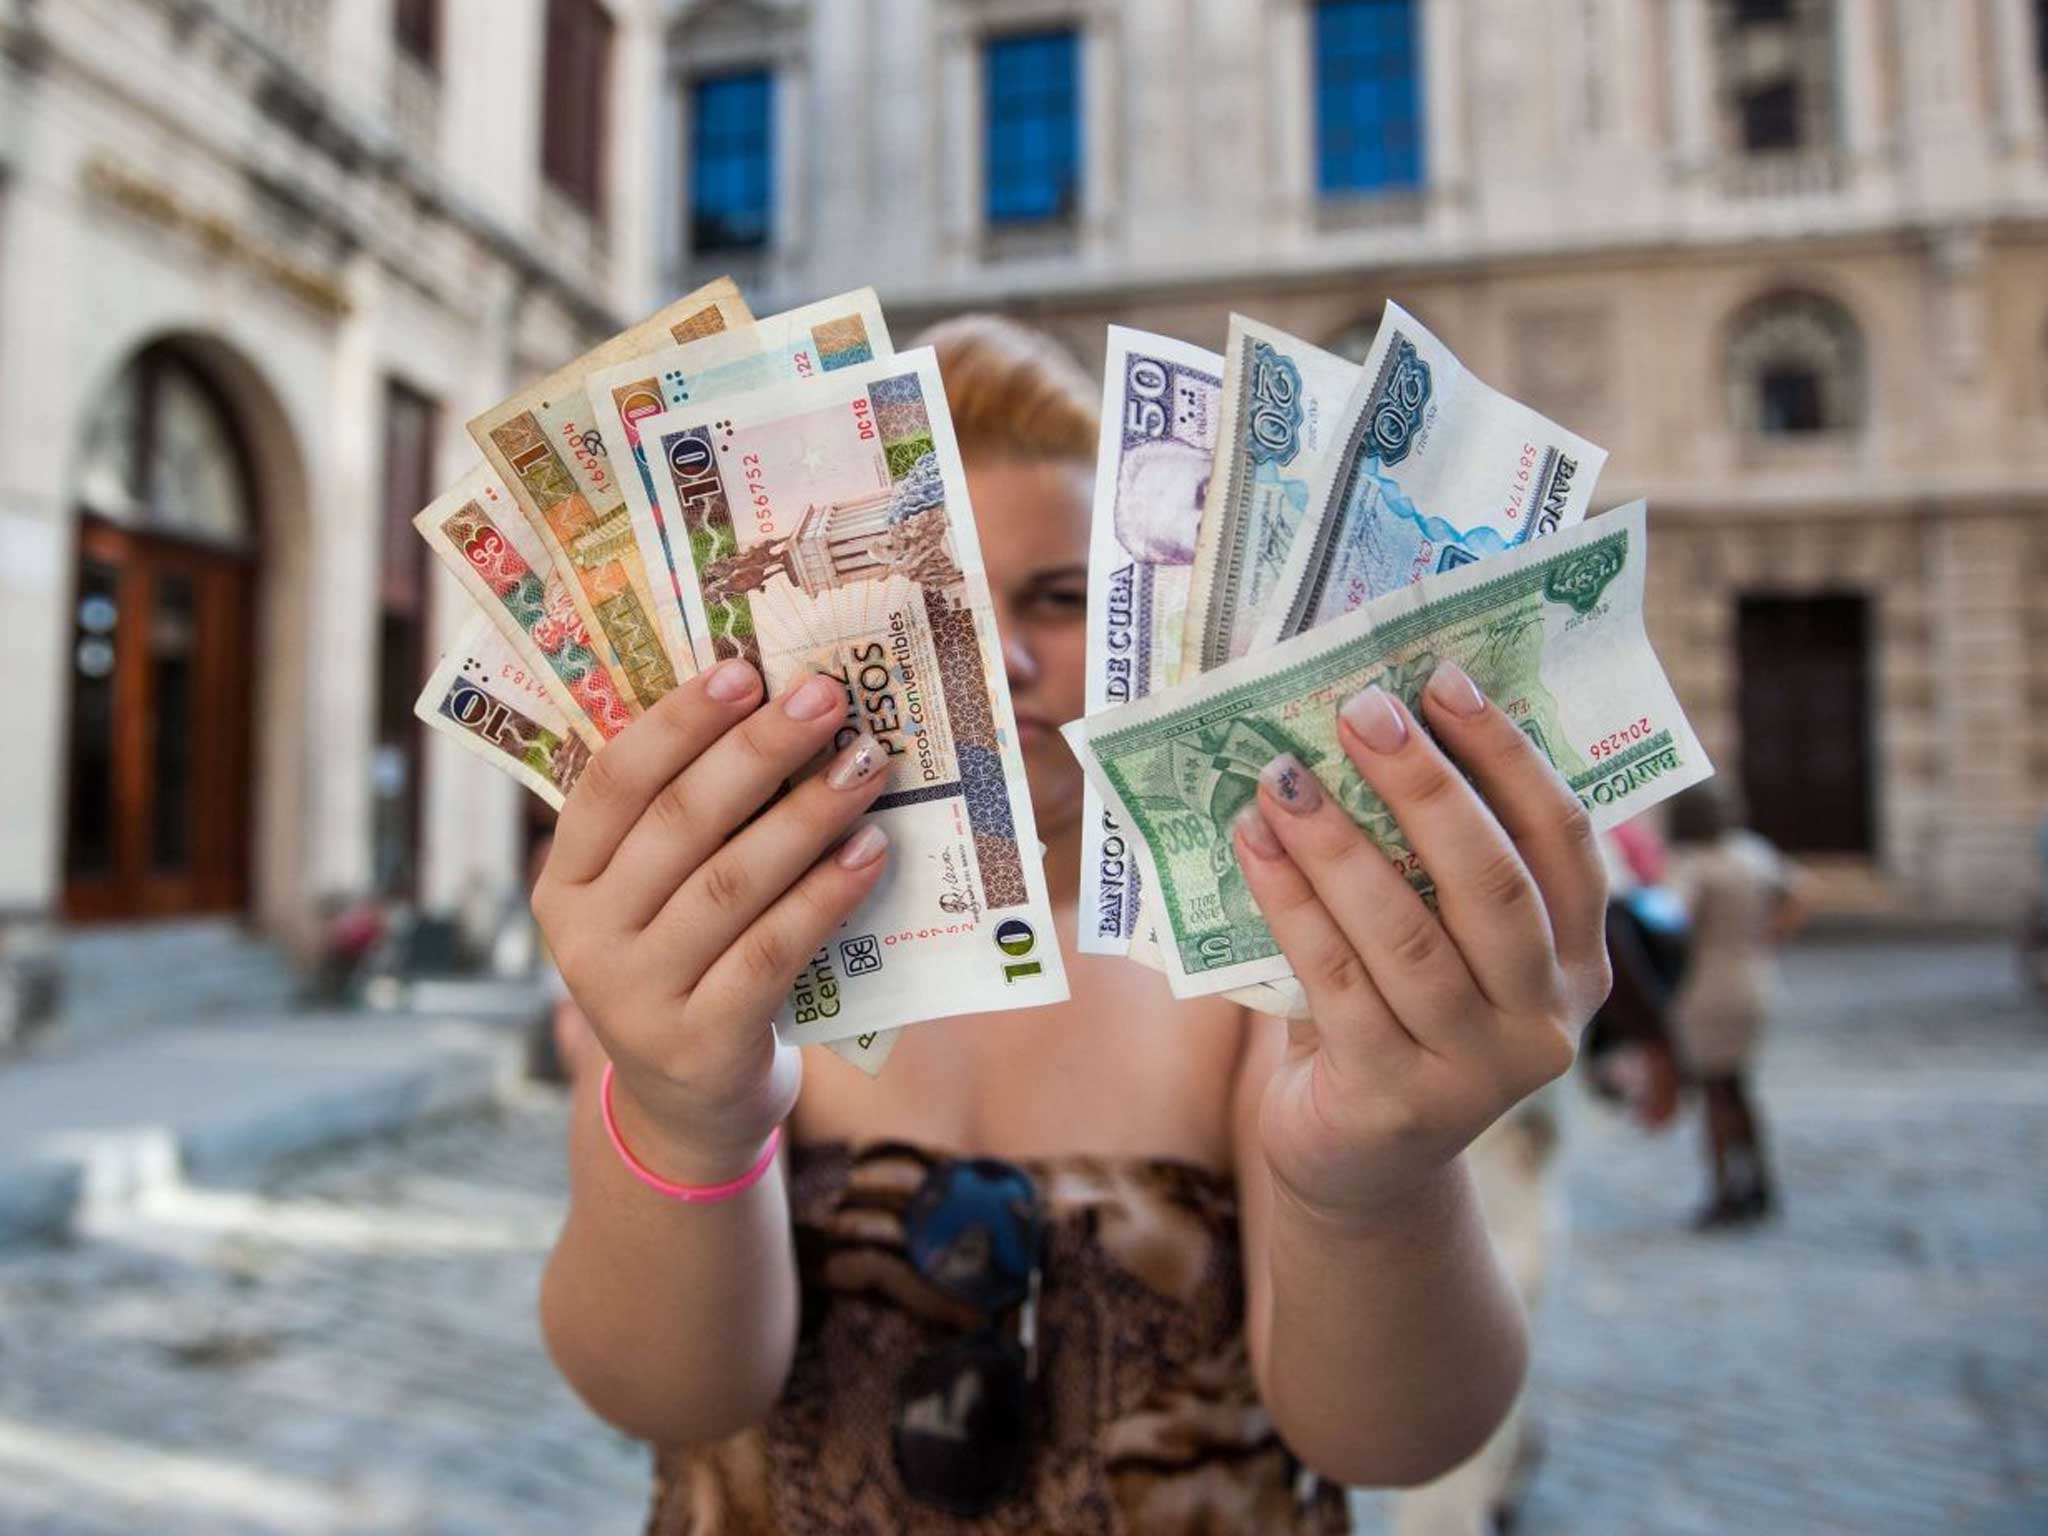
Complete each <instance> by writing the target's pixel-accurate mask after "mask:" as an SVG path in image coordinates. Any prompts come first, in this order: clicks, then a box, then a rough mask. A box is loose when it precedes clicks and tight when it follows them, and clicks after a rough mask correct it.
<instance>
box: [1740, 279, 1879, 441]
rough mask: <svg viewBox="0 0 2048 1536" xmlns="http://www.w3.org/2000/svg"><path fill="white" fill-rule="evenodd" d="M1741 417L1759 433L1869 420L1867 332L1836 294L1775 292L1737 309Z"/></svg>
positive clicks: (1851, 426) (1793, 434) (1831, 428)
mask: <svg viewBox="0 0 2048 1536" xmlns="http://www.w3.org/2000/svg"><path fill="white" fill-rule="evenodd" d="M1728 384H1729V390H1730V400H1731V407H1732V409H1733V412H1734V416H1735V424H1736V426H1737V428H1738V429H1739V430H1741V431H1742V432H1744V433H1746V434H1749V435H1751V436H1757V437H1770V438H1788V437H1790V438H1797V437H1814V436H1819V435H1822V434H1826V433H1842V432H1852V431H1854V430H1855V429H1856V428H1858V427H1860V426H1861V425H1862V424H1863V413H1864V391H1865V384H1864V360H1863V336H1862V332H1861V331H1860V330H1859V329H1858V328H1857V325H1856V320H1855V317H1854V316H1852V315H1851V314H1850V313H1849V311H1848V310H1846V309H1845V308H1843V307H1842V306H1841V305H1840V304H1838V303H1836V302H1835V301H1834V300H1833V299H1830V298H1825V297H1823V296H1821V295H1819V294H1811V293H1784V294H1773V295H1771V296H1769V297H1767V298H1763V299H1759V300H1758V301H1756V302H1755V303H1754V304H1751V305H1750V306H1749V307H1748V308H1747V309H1745V310H1743V311H1742V313H1741V314H1740V315H1738V316H1737V317H1736V321H1735V324H1734V327H1733V329H1732V332H1731V337H1730V341H1729V344H1728Z"/></svg>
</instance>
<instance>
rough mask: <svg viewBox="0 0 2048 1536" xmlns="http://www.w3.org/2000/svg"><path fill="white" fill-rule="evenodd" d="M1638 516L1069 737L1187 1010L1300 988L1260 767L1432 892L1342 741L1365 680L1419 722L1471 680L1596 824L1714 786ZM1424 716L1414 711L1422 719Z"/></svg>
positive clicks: (1502, 559)
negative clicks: (1445, 694)
mask: <svg viewBox="0 0 2048 1536" xmlns="http://www.w3.org/2000/svg"><path fill="white" fill-rule="evenodd" d="M1646 526H1647V519H1646V511H1645V508H1644V506H1643V504H1642V503H1641V502H1637V503H1635V504H1633V505H1631V506H1628V507H1625V508H1623V509H1621V510H1619V511H1617V512H1613V513H1611V514H1609V515H1607V516H1605V517H1600V518H1596V519H1594V520H1593V521H1591V522H1588V523H1583V524H1581V525H1580V526H1579V527H1577V528H1574V529H1570V530H1567V531H1565V532H1562V533H1558V534H1554V535H1552V536H1551V537H1549V538H1547V539H1543V540H1540V541H1538V542H1536V543H1533V544H1530V545H1527V546H1525V547H1523V548H1521V549H1519V550H1516V551H1514V552H1512V553H1510V554H1506V555H1501V556H1497V557H1495V558H1493V559H1491V560H1488V561H1485V562H1483V563H1481V564H1477V565H1468V566H1463V567H1460V568H1457V569H1454V570H1451V571H1448V572H1445V573H1443V574H1441V575H1436V576H1429V577H1425V578H1424V579H1423V580H1422V581H1420V582H1417V583H1415V584H1414V585H1412V586H1408V587H1405V588H1402V589H1400V590H1398V591H1396V592H1392V593H1389V594H1388V595H1386V596H1385V597H1382V598H1378V599H1376V600H1375V601H1373V602H1371V603H1368V604H1367V605H1366V606H1365V607H1363V608H1359V609H1357V610H1355V611H1354V612H1352V613H1350V614H1347V615H1345V616H1344V617H1342V618H1339V619H1337V620H1335V621H1333V622H1331V623H1329V624H1327V625H1325V626H1323V627H1322V628H1321V629H1315V630H1311V631H1309V632H1308V633H1307V634H1304V635H1300V636H1297V637H1296V638H1294V639H1292V640H1288V641H1285V642H1283V643H1282V644H1280V645H1279V646H1277V647H1275V648H1274V649H1272V650H1271V651H1267V652H1262V653H1261V654H1259V655H1257V656H1252V657H1247V658H1245V659H1244V660H1242V661H1238V662H1235V663H1232V664H1230V665H1228V666H1225V667H1222V668H1219V669H1217V670H1216V671H1214V672H1212V673H1209V674H1207V675H1205V676H1202V677H1199V678H1194V679H1191V680H1189V681H1187V682H1184V683H1182V684H1180V685H1179V686H1178V687H1175V688H1172V689H1169V690H1167V691H1165V692H1163V693H1157V694H1154V695H1153V696H1152V697H1151V698H1149V699H1145V700H1142V701H1140V702H1138V703H1135V704H1130V705H1127V706H1125V707H1124V708H1122V709H1119V710H1112V711H1110V712H1109V713H1107V714H1103V715H1095V716H1089V717H1086V718H1084V719H1081V720H1077V721H1074V722H1072V723H1071V724H1069V725H1068V726H1066V727H1065V732H1066V736H1067V740H1068V742H1069V743H1070V744H1071V745H1072V746H1073V748H1074V751H1075V754H1076V755H1077V756H1078V757H1079V758H1080V759H1081V764H1082V767H1083V769H1084V770H1085V771H1086V772H1087V774H1088V776H1089V777H1090V778H1091V779H1093V780H1094V781H1095V784H1096V787H1097V789H1098V790H1099V791H1100V792H1101V793H1102V794H1103V796H1104V798H1105V799H1106V800H1107V801H1108V803H1109V806H1110V809H1111V811H1112V812H1113V813H1114V814H1115V815H1116V816H1117V818H1118V819H1119V820H1120V821H1122V822H1123V823H1124V824H1125V825H1126V826H1129V827H1131V828H1133V829H1134V830H1135V832H1136V834H1137V837H1138V840H1139V843H1140V847H1141V850H1142V861H1141V862H1142V866H1143V870H1144V875H1145V878H1146V879H1147V880H1148V881H1152V882H1154V889H1155V891H1156V894H1157V896H1158V904H1159V907H1160V910H1161V911H1162V912H1163V914H1164V917H1165V922H1164V926H1163V929H1162V932H1161V938H1162V940H1164V941H1165V942H1164V945H1163V948H1164V952H1165V958H1166V961H1167V979H1168V981H1169V982H1170V983H1171V985H1172V987H1173V991H1174V994H1175V995H1176V996H1179V997H1196V996H1204V995H1207V994H1209V993H1212V992H1223V991H1229V990H1231V989H1233V988H1238V987H1242V986H1243V985H1245V984H1246V983H1248V982H1263V981H1275V980H1278V979H1280V978H1282V977H1286V976H1288V975H1289V974H1290V970H1289V966H1288V963H1287V960H1286V957H1285V956H1284V955H1282V954H1281V953H1280V951H1279V948H1278V946H1277V945H1275V944H1274V942H1273V937H1272V934H1271V933H1270V931H1269V930H1268V929H1267V927H1266V925H1265V922H1264V920H1263V919H1262V918H1261V916H1260V915H1259V911H1258V908H1257V906H1256V904H1255V903H1254V902H1253V901H1252V898H1251V893H1250V891H1249V890H1248V889H1247V887H1246V885H1245V882H1244V877H1243V873H1242V871H1241V870H1240V869H1239V867H1238V862H1237V856H1236V850H1235V847H1234V845H1233V843H1232V840H1231V833H1232V824H1233V822H1234V821H1235V819H1236V816H1237V814H1238V812H1239V811H1241V810H1242V809H1243V808H1244V807H1245V806H1246V805H1248V804H1250V803H1251V801H1252V799H1253V797H1254V795H1255V793H1256V790H1257V784H1258V774H1259V770H1260V769H1262V768H1264V767H1265V766H1266V764H1267V763H1268V762H1270V761H1271V760H1272V759H1273V758H1274V757H1275V756H1276V755H1278V754H1279V753H1281V752H1292V753H1293V754H1294V755H1295V756H1296V757H1297V758H1299V759H1300V760H1301V761H1302V763H1303V764H1304V765H1306V766H1307V768H1308V769H1309V771H1311V772H1312V773H1314V774H1315V775H1316V777H1317V778H1318V779H1319V780H1321V781H1322V783H1323V785H1324V786H1325V787H1326V788H1327V789H1328V790H1329V792H1330V793H1331V795H1332V796H1333V797H1334V798H1335V799H1336V800H1337V802H1338V803H1339V804H1341V805H1342V806H1343V807H1344V808H1345V809H1346V810H1347V811H1348V812H1349V813H1350V814H1351V816H1352V819H1353V820H1355V821H1357V822H1358V823H1359V825H1360V826H1362V827H1364V828H1365V830H1366V831H1367V833H1368V834H1370V835H1371V837H1372V838H1373V840H1374V841H1375V842H1376V843H1378V845H1379V846H1380V848H1381V850H1382V851H1383V852H1384V853H1385V854H1386V856H1387V857H1388V858H1390V859H1392V860H1393V861H1394V863H1395V865H1396V867H1397V868H1399V869H1400V870H1402V872H1403V873H1405V874H1406V875H1407V876H1408V877H1409V879H1410V880H1411V881H1412V882H1413V883H1414V884H1415V885H1416V886H1417V888H1418V889H1421V890H1423V891H1424V892H1425V893H1427V892H1429V891H1430V889H1431V887H1430V884H1429V875H1428V872H1427V870H1426V869H1424V868H1423V867H1422V865H1421V862H1420V860H1419V859H1418V858H1417V857H1416V855H1415V854H1414V853H1413V851H1412V850H1410V848H1409V847H1408V845H1407V842H1406V840H1405V839H1404V838H1403V836H1402V834H1401V830H1400V828H1399V826H1398V825H1397V824H1396V823H1395V821H1394V819H1393V817H1392V815H1391V814H1390V813H1389V812H1388V811H1387V809H1386V806H1385V805H1384V804H1383V803H1382V802H1381V801H1380V800H1379V798H1378V797H1377V796H1375V795H1374V794H1373V793H1372V792H1371V791H1370V790H1368V789H1367V788H1366V786H1365V783H1364V781H1363V780H1362V779H1361V778H1360V777H1359V776H1358V773H1357V771H1356V770H1355V769H1353V768H1352V766H1351V764H1350V761H1349V759H1348V758H1346V757H1345V755H1344V752H1343V750H1342V748H1341V747H1340V746H1339V744H1338V741H1337V708H1338V706H1339V705H1341V704H1342V703H1343V702H1344V701H1345V700H1346V699H1348V698H1349V697H1350V696H1351V695H1352V694H1353V693H1355V692H1356V691H1358V690H1359V689H1360V688H1363V687H1364V686H1365V685H1366V684H1368V683H1374V682H1377V683H1379V684H1380V685H1381V686H1382V687H1384V688H1386V689H1387V690H1388V691H1389V692H1391V693H1396V694H1399V695H1400V696H1401V698H1402V699H1403V700H1404V701H1405V702H1406V703H1407V704H1408V705H1409V706H1410V707H1411V708H1415V707H1416V706H1417V703H1418V700H1419V698H1420V695H1421V691H1422V687H1423V685H1424V683H1426V682H1427V681H1428V678H1429V674H1430V673H1431V671H1433V670H1434V669H1435V667H1436V665H1437V663H1438V662H1440V661H1442V660H1445V659H1449V660H1452V661H1455V662H1457V663H1458V664H1459V665H1460V666H1462V667H1464V668H1465V670H1466V671H1467V672H1469V673H1470V674H1471V675H1472V677H1473V679H1474V680H1475V681H1476V682H1477V683H1478V684H1479V686H1480V688H1481V689H1483V690H1484V691H1485V693H1486V694H1487V696H1488V697H1489V698H1490V699H1492V700H1493V701H1494V702H1495V703H1496V704H1498V705H1499V706H1500V707H1501V708H1502V709H1503V710H1505V711H1506V712H1507V713H1508V715H1509V717H1510V718H1512V719H1513V720H1515V721H1516V723H1517V724H1519V725H1520V726H1521V728H1522V729H1523V730H1524V731H1526V732H1527V733H1528V735H1529V737H1530V739H1531V740H1532V741H1534V742H1535V743H1536V745H1537V747H1538V748H1539V749H1541V751H1542V752H1543V754H1544V756H1545V757H1547V758H1548V759H1549V760H1550V762H1551V763H1552V764H1553V765H1554V766H1555V767H1556V768H1557V770H1558V772H1559V773H1561V774H1562V775H1563V776H1564V779H1565V782H1566V783H1567V785H1569V787H1570V788H1571V790H1572V792H1573V793H1575V794H1576V795H1577V796H1578V797H1579V800H1580V802H1581V803H1582V804H1583V805H1584V806H1585V807H1586V808H1587V810H1588V811H1589V812H1590V813H1591V815H1592V817H1593V821H1594V824H1595V825H1596V826H1597V827H1600V828H1602V829H1605V828H1607V827H1609V826H1612V825H1614V824H1615V823H1616V822H1619V821H1622V820H1625V819H1627V818H1628V817H1631V816H1635V815H1638V814H1640V813H1641V812H1643V811H1645V810H1647V809H1649V808H1650V807H1651V806H1653V805H1655V804H1657V803H1658V802H1659V801H1661V800H1664V799H1666V798H1667V797H1669V796H1670V795H1673V794H1675V793H1677V792H1678V791H1679V790H1681V789H1684V788H1687V787H1688V786H1690V785H1692V784H1696V783H1698V782H1699V781H1700V780H1702V779H1704V778H1706V777H1708V775H1710V774H1711V773H1712V772H1713V768H1712V765H1711V764H1710V763H1709V762H1708V761H1707V757H1706V754H1705V752H1704V751H1703V750H1702V749H1701V747H1700V744H1699V740H1698V738H1697V737H1696V736H1694V734H1693V731H1692V727H1691V726H1690V724H1688V723H1687V721H1686V719H1685V716H1684V714H1683V712H1682V711H1681V710H1680V709H1679V707H1678V701H1677V699H1676V698H1675V697H1674V696H1673V695H1672V692H1671V686H1670V684H1669V683H1668V682H1667V681H1666V680H1665V677H1664V672H1663V669H1662V668H1661V667H1660V666H1659V665H1658V663H1657V658H1656V655H1655V653H1654V652H1653V651H1652V650H1651V649H1650V642H1649V637H1648V635H1647V634H1646V633H1645V632H1644V629H1643V611H1642V610H1643V568H1644V562H1645V559H1646V556H1647V549H1646V546H1645V537H1646ZM1418 713H1419V711H1418Z"/></svg>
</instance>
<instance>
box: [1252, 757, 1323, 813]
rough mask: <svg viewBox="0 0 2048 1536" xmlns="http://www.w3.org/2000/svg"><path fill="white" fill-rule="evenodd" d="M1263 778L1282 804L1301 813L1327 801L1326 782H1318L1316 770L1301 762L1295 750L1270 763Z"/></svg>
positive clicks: (1262, 775)
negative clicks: (1305, 766) (1314, 772)
mask: <svg viewBox="0 0 2048 1536" xmlns="http://www.w3.org/2000/svg"><path fill="white" fill-rule="evenodd" d="M1259 782H1260V783H1261V784H1263V785H1265V786H1266V792H1267V793H1268V794H1270V795H1271V796H1272V797H1273V798H1274V799H1275V800H1277V801H1279V802H1280V804H1281V806H1282V807H1284V808H1285V809H1287V810H1290V811H1292V812H1294V814H1295V815H1297V816H1306V815H1307V814H1308V813H1309V812H1310V811H1312V810H1314V809H1315V808H1316V807H1317V806H1319V805H1321V804H1322V803H1323V786H1322V785H1320V784H1318V783H1317V782H1316V776H1315V775H1314V774H1312V773H1310V772H1309V771H1308V770H1307V769H1306V768H1304V767H1302V766H1301V759H1300V758H1298V757H1296V756H1295V755H1294V754H1293V753H1292V752H1282V753H1281V754H1280V755H1279V756H1278V757H1276V758H1274V759H1273V761H1271V762H1270V763H1268V764H1266V766H1265V768H1264V770H1263V771H1261V772H1260V774H1259Z"/></svg>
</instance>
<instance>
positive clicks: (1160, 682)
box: [1078, 325, 1223, 955]
mask: <svg viewBox="0 0 2048 1536" xmlns="http://www.w3.org/2000/svg"><path fill="white" fill-rule="evenodd" d="M1222 394H1223V359H1222V358H1221V357H1220V356H1219V355H1218V354H1216V353H1214V352H1205V351H1204V350H1202V348H1200V347H1193V346H1189V345H1188V344H1187V343H1186V342H1184V341H1176V340H1174V339H1173V338H1172V337H1169V336H1154V335H1150V334H1148V333H1146V332H1144V331H1134V330H1129V329H1127V328H1125V327H1123V326H1120V325H1113V326H1111V327H1110V328H1109V358H1108V362H1107V363H1106V365H1105V366H1104V368H1103V375H1102V437H1101V442H1100V445H1099V447H1098V449H1097V452H1096V461H1095V506H1094V511H1093V514H1092V516H1093V521H1092V524H1091V527H1090V532H1089V539H1088V663H1087V665H1088V692H1087V709H1088V712H1089V713H1090V714H1095V713H1097V712H1099V711H1101V710H1105V709H1111V708H1114V707H1115V706H1117V705H1119V704H1128V703H1130V702H1131V701H1132V700H1133V699H1142V698H1144V697H1145V696H1146V695H1148V694H1150V693H1151V692H1152V691H1153V690H1154V689H1156V688H1161V687H1165V686H1167V685H1168V684H1170V683H1172V682H1173V681H1174V680H1175V677H1176V675H1177V674H1178V673H1179V671H1180V649H1181V620H1182V617H1183V615H1184V614H1185V613H1186V611H1187V603H1188V584H1189V582H1190V580H1191V579H1192V578H1193V575H1194V565H1195V542H1196V540H1197V538H1198V537H1199V535H1200V533H1201V523H1202V499H1203V492H1204V490H1205V489H1206V488H1207V486H1208V484H1209V466H1210V462H1211V460H1212V459H1213V458H1214V456H1215V452H1216V428H1217V424H1218V421H1219V406H1220V404H1221V399H1222ZM1139 886H1140V877H1139V875H1138V861H1137V857H1136V854H1135V852H1134V850H1132V849H1131V848H1130V847H1129V846H1128V840H1127V838H1126V837H1125V834H1124V831H1123V829H1122V828H1121V827H1119V826H1118V825H1117V823H1116V820H1115V818H1114V817H1112V816H1110V815H1109V814H1108V813H1107V812H1106V811H1105V810H1104V808H1103V804H1102V797H1101V796H1100V795H1098V794H1097V793H1096V792H1095V786H1094V785H1093V784H1090V785H1088V786H1087V787H1086V789H1085V790H1084V792H1083V797H1082V806H1081V907H1080V918H1079V922H1078V928H1079V944H1080V948H1081V950H1082V951H1083V952H1084V953H1086V954H1096V955H1124V954H1129V953H1130V951H1131V940H1132V938H1133V936H1134V935H1136V934H1138V933H1139V932H1140V927H1139V924H1140V910H1141V909H1140V891H1139Z"/></svg>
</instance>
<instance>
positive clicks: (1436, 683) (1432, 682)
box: [1423, 661, 1486, 720]
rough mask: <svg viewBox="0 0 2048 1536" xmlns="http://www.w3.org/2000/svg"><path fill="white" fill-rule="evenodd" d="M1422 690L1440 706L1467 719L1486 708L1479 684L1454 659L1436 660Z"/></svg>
mask: <svg viewBox="0 0 2048 1536" xmlns="http://www.w3.org/2000/svg"><path fill="white" fill-rule="evenodd" d="M1423 691H1424V692H1425V693H1427V694H1428V695H1429V696H1430V697H1431V698H1432V699H1435V700H1436V702H1437V703H1438V705H1440V706H1441V707H1442V708H1444V709H1447V710H1449V711H1450V712H1451V713H1452V714H1454V715H1462V716H1464V717H1465V718H1466V719H1467V720H1469V719H1471V718H1472V717H1473V716H1474V715H1476V714H1478V713H1479V712H1480V711H1481V710H1483V709H1485V708H1486V698H1485V695H1483V694H1481V693H1480V691H1479V685H1478V684H1477V683H1475V682H1473V681H1472V679H1471V678H1470V677H1469V676H1468V675H1467V674H1466V672H1465V669H1464V668H1463V667H1461V666H1459V665H1458V664H1457V663H1456V662H1455V661H1440V662H1438V663H1437V664H1436V670H1435V671H1434V672H1432V673H1430V674H1429V682H1428V683H1427V684H1426V685H1425V686H1424V689H1423Z"/></svg>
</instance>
